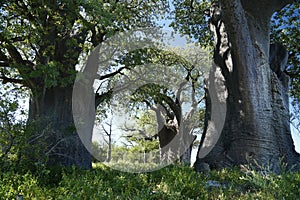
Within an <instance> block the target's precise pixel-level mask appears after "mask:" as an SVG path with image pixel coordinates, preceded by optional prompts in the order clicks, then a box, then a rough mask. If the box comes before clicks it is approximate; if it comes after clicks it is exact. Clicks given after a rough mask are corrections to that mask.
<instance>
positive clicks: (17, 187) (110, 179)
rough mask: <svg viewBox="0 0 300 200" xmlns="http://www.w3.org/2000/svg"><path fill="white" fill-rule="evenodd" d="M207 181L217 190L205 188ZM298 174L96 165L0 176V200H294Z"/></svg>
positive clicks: (297, 193) (297, 195)
mask: <svg viewBox="0 0 300 200" xmlns="http://www.w3.org/2000/svg"><path fill="white" fill-rule="evenodd" d="M209 180H213V181H217V182H218V183H220V184H221V186H220V187H209V186H208V185H207V182H208V181H209ZM299 186H300V173H299V172H298V173H292V172H285V173H283V174H280V175H274V174H269V175H260V173H257V172H255V171H249V172H248V173H247V174H245V173H243V172H241V171H240V170H239V169H224V170H220V171H211V173H210V174H208V175H205V174H201V173H196V172H195V171H193V169H191V168H189V167H184V166H168V167H166V168H163V169H160V170H158V171H154V172H149V173H139V174H132V173H126V172H120V171H115V170H112V169H110V168H108V167H106V166H104V165H101V164H100V165H99V164H98V165H97V167H95V169H94V170H92V171H83V170H79V169H75V168H73V169H65V170H54V171H48V170H44V171H43V172H40V173H38V174H35V175H33V174H32V173H29V172H28V173H26V174H18V173H13V172H5V173H2V174H1V175H0V199H15V197H16V195H17V194H22V195H23V196H24V199H25V200H27V199H30V200H32V199H38V200H40V199H72V200H74V199H80V200H81V199H136V200H140V199H147V200H148V199H150V200H151V199H178V200H181V199H201V200H202V199H230V200H233V199H268V200H269V199H288V200H289V199H293V200H294V199H300V187H299Z"/></svg>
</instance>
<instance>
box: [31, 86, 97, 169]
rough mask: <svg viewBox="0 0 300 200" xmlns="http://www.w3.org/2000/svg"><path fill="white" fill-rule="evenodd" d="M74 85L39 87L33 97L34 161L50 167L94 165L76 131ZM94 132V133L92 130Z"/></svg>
mask: <svg viewBox="0 0 300 200" xmlns="http://www.w3.org/2000/svg"><path fill="white" fill-rule="evenodd" d="M72 91H73V87H64V88H61V87H54V88H47V89H46V88H45V89H43V90H42V89H41V90H36V91H34V92H33V95H32V96H31V98H30V107H29V120H28V122H29V127H32V130H33V136H32V137H31V138H30V140H29V141H28V143H29V145H30V149H31V150H29V151H28V153H29V154H30V155H29V157H30V160H32V161H35V162H45V164H46V165H48V166H53V165H58V166H72V165H75V166H78V167H81V168H84V169H90V168H91V155H90V154H89V152H88V151H87V149H86V148H85V146H84V145H83V144H82V141H81V140H80V138H79V135H78V134H77V132H76V129H75V126H74V121H73V115H72ZM90 134H91V133H90Z"/></svg>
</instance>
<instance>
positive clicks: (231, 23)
mask: <svg viewBox="0 0 300 200" xmlns="http://www.w3.org/2000/svg"><path fill="white" fill-rule="evenodd" d="M288 2H289V1H270V0H260V1H246V0H223V1H220V3H218V2H216V3H215V4H213V7H212V10H211V29H212V31H213V32H214V37H215V53H214V61H215V65H216V66H215V67H214V68H212V70H211V71H212V74H213V75H211V77H210V79H209V81H208V82H209V83H208V84H211V85H214V84H215V86H216V85H217V86H218V87H219V88H223V87H224V88H226V89H217V90H216V91H217V93H218V94H217V97H216V98H221V97H222V96H223V97H224V96H226V97H227V98H226V105H227V106H226V108H227V110H226V118H225V124H224V127H223V130H222V132H221V135H220V137H219V140H218V141H217V143H216V145H215V146H214V147H213V149H212V151H210V152H209V153H208V154H207V155H205V154H204V153H203V151H205V147H207V146H209V145H210V144H212V143H213V142H212V141H211V140H210V138H207V137H204V139H202V141H201V145H200V147H199V151H198V156H197V160H196V163H195V168H196V169H199V166H201V164H202V163H204V162H205V163H208V164H209V165H210V167H211V168H221V167H226V166H232V165H239V164H247V163H252V164H253V163H258V165H260V166H263V167H267V166H268V167H270V168H271V170H273V171H275V172H278V171H279V169H280V166H279V161H280V159H283V161H284V162H285V163H287V164H288V166H289V167H291V166H292V165H294V164H299V161H300V159H299V155H298V154H297V153H296V152H295V149H294V145H293V141H292V138H291V132H290V128H289V106H288V103H287V102H288V97H287V90H288V88H287V87H288V84H287V83H288V78H287V77H283V80H282V81H281V80H279V79H278V78H277V76H276V75H275V74H274V73H273V72H272V71H271V69H270V67H269V63H268V61H269V59H268V58H269V31H270V28H269V23H270V17H271V15H272V14H273V13H274V12H275V11H276V10H278V9H280V8H282V6H284V5H286V4H287V3H288ZM218 71H220V72H221V73H217V72H218ZM215 80H224V83H223V84H220V82H218V81H215ZM214 82H218V84H216V83H214ZM221 83H222V82H221ZM210 92H211V91H209V92H208V94H207V95H208V97H210V98H212V97H211V94H210ZM218 101H221V99H218ZM208 103H211V101H210V102H208ZM211 108H212V105H210V104H208V106H207V113H208V114H207V118H206V119H207V122H206V127H205V132H204V136H207V135H209V131H210V129H211V128H212V125H213V124H215V123H214V121H213V119H212V116H211V112H212V109H211ZM298 167H299V166H298Z"/></svg>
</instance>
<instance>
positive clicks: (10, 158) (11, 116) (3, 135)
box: [0, 84, 28, 168]
mask: <svg viewBox="0 0 300 200" xmlns="http://www.w3.org/2000/svg"><path fill="white" fill-rule="evenodd" d="M1 86H3V85H2V84H1ZM19 90H22V89H20V88H16V86H13V85H12V84H8V85H6V86H5V87H4V88H3V89H1V90H0V96H1V98H0V162H1V163H2V168H5V167H12V166H14V165H15V164H16V163H17V161H18V159H19V153H20V151H21V149H22V148H23V146H24V142H25V140H26V138H27V137H28V135H27V134H26V131H25V120H26V114H27V113H26V109H25V108H23V106H22V105H24V104H25V102H23V101H25V98H26V91H23V92H24V93H23V94H22V93H21V94H20V93H19Z"/></svg>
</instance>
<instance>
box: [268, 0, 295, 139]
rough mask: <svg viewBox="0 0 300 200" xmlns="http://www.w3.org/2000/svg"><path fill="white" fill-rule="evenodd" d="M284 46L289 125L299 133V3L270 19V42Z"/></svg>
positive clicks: (291, 5) (289, 6)
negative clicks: (289, 110)
mask: <svg viewBox="0 0 300 200" xmlns="http://www.w3.org/2000/svg"><path fill="white" fill-rule="evenodd" d="M274 41H276V42H280V43H282V44H284V45H285V46H286V47H287V49H288V51H289V59H288V66H287V69H286V73H287V74H288V75H289V77H290V86H291V87H290V94H291V97H292V109H291V113H292V117H291V123H292V124H293V126H294V127H295V128H296V129H297V130H298V132H299V133H300V67H299V66H300V52H299V43H300V1H299V0H298V1H295V3H294V4H290V5H288V6H286V7H285V8H283V9H282V10H280V11H279V12H276V13H275V14H274V15H273V18H272V31H271V42H274Z"/></svg>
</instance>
